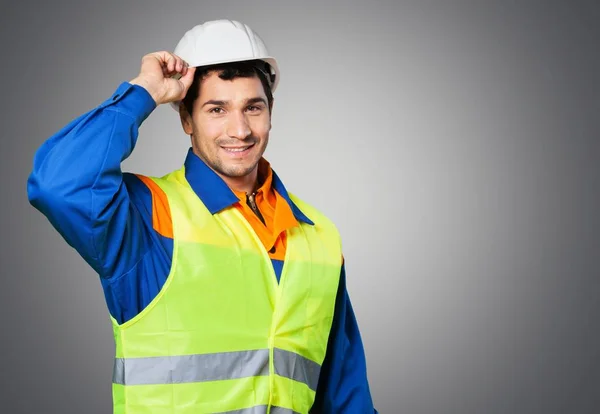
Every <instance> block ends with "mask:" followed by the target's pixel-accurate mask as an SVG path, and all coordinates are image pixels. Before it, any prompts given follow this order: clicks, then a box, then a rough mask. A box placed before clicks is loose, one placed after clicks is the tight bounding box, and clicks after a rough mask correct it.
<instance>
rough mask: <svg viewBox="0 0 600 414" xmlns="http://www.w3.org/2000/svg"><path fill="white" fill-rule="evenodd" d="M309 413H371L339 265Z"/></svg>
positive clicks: (355, 329) (360, 350)
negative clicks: (333, 301) (323, 350)
mask: <svg viewBox="0 0 600 414" xmlns="http://www.w3.org/2000/svg"><path fill="white" fill-rule="evenodd" d="M310 412H311V413H313V414H344V413H348V414H350V413H352V414H354V413H360V414H363V413H364V414H367V413H375V414H377V410H375V408H374V407H373V400H372V399H371V391H370V390H369V382H368V380H367V363H366V358H365V350H364V348H363V344H362V340H361V338H360V332H359V330H358V323H357V322H356V317H355V316H354V311H353V310H352V305H351V304H350V297H349V296H348V291H347V290H346V271H345V267H344V265H342V269H341V275H340V284H339V286H338V292H337V298H336V304H335V313H334V316H333V324H332V326H331V332H330V334H329V342H328V345H327V354H326V355H325V361H323V365H322V367H321V375H320V377H319V384H318V386H317V392H316V397H315V403H314V404H313V407H312V409H311V411H310Z"/></svg>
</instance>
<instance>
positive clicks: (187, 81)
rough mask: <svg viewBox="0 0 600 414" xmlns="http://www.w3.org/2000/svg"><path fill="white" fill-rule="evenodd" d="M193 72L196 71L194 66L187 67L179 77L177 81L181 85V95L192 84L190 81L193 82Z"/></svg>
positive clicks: (185, 92)
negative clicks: (185, 71) (184, 72)
mask: <svg viewBox="0 0 600 414" xmlns="http://www.w3.org/2000/svg"><path fill="white" fill-rule="evenodd" d="M194 73H196V68H195V67H193V68H188V70H187V73H186V74H185V75H184V76H182V77H181V78H180V79H179V82H180V83H181V84H182V86H183V96H185V95H186V94H187V91H188V89H189V88H190V86H192V82H194Z"/></svg>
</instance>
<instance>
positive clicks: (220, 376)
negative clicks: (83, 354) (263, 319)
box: [113, 348, 321, 411]
mask: <svg viewBox="0 0 600 414" xmlns="http://www.w3.org/2000/svg"><path fill="white" fill-rule="evenodd" d="M273 364H274V366H275V373H276V374H277V375H280V376H282V377H285V378H290V379H292V380H294V381H298V382H302V383H304V384H306V385H307V386H308V387H309V388H310V389H311V390H313V391H316V389H317V384H318V382H319V373H320V371H321V366H320V365H319V364H317V363H316V362H314V361H311V360H309V359H307V358H305V357H303V356H302V355H298V354H296V353H294V352H290V351H285V350H283V349H278V348H275V349H273ZM263 375H269V350H268V349H258V350H254V351H238V352H220V353H215V354H196V355H179V356H166V357H146V358H116V359H115V365H114V370H113V383H115V384H121V385H149V384H178V383H186V382H204V381H219V380H228V379H236V378H246V377H255V376H263ZM271 411H272V410H271Z"/></svg>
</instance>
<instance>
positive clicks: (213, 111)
mask: <svg viewBox="0 0 600 414" xmlns="http://www.w3.org/2000/svg"><path fill="white" fill-rule="evenodd" d="M208 112H210V113H211V114H222V113H224V112H225V111H224V110H223V108H221V107H218V106H216V107H214V108H211V109H209V110H208Z"/></svg>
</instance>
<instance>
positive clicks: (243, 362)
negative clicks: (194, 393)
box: [113, 349, 269, 385]
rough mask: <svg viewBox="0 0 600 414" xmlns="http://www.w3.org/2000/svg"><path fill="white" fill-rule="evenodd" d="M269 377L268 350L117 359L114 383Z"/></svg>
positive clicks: (160, 382)
mask: <svg viewBox="0 0 600 414" xmlns="http://www.w3.org/2000/svg"><path fill="white" fill-rule="evenodd" d="M262 375H269V350H268V349H258V350H254V351H238V352H220V353H216V354H198V355H180V356H166V357H147V358H116V359H115V365H114V370H113V383H115V384H121V385H148V384H177V383H184V382H203V381H218V380H226V379H236V378H245V377H254V376H262Z"/></svg>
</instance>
